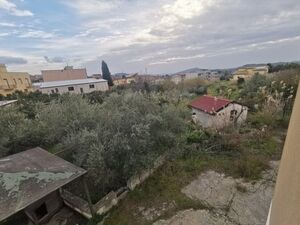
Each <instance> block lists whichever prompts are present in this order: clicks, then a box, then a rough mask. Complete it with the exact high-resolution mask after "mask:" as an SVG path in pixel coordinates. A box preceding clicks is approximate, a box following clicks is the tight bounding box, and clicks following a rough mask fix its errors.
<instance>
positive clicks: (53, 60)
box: [44, 56, 66, 63]
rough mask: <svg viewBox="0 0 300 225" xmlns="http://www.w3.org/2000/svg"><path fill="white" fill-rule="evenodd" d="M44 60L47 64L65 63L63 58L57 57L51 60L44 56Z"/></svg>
mask: <svg viewBox="0 0 300 225" xmlns="http://www.w3.org/2000/svg"><path fill="white" fill-rule="evenodd" d="M44 59H45V60H46V62H48V63H63V62H66V59H65V58H63V57H59V56H56V57H53V58H50V57H48V56H44Z"/></svg>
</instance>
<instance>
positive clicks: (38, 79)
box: [30, 74, 43, 83]
mask: <svg viewBox="0 0 300 225" xmlns="http://www.w3.org/2000/svg"><path fill="white" fill-rule="evenodd" d="M30 79H31V82H32V83H39V82H43V77H42V75H41V74H36V75H30Z"/></svg>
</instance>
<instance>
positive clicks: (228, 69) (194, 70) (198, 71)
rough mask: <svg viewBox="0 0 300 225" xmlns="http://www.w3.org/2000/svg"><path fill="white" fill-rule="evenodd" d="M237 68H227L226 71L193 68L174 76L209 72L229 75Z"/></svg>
mask: <svg viewBox="0 0 300 225" xmlns="http://www.w3.org/2000/svg"><path fill="white" fill-rule="evenodd" d="M236 69H237V68H227V69H201V68H198V67H194V68H190V69H186V70H183V71H180V72H177V73H174V74H185V73H202V72H205V71H211V72H218V73H219V74H220V75H222V74H223V73H225V71H228V72H229V73H231V72H232V71H234V70H236Z"/></svg>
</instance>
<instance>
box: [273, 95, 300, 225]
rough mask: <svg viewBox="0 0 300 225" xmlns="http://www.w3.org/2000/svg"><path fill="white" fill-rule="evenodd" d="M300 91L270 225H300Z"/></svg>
mask: <svg viewBox="0 0 300 225" xmlns="http://www.w3.org/2000/svg"><path fill="white" fill-rule="evenodd" d="M299 138H300V91H299V89H298V93H297V96H296V99H295V103H294V108H293V112H292V116H291V119H290V123H289V128H288V132H287V137H286V140H285V144H284V148H283V154H282V157H281V162H280V167H279V172H278V176H277V182H276V186H275V191H274V197H273V200H272V205H271V208H270V209H271V210H270V223H269V224H270V225H299V224H300V163H299V162H300V148H299Z"/></svg>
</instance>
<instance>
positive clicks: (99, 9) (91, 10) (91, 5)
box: [65, 0, 121, 16]
mask: <svg viewBox="0 0 300 225" xmlns="http://www.w3.org/2000/svg"><path fill="white" fill-rule="evenodd" d="M120 3H121V1H118V0H109V1H108V0H88V1H83V0H73V1H66V2H65V4H66V5H68V6H70V7H72V8H74V9H76V10H77V12H79V13H80V14H81V15H84V16H94V15H97V14H101V13H104V12H107V11H110V10H112V9H114V8H116V7H118V5H119V4H120Z"/></svg>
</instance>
